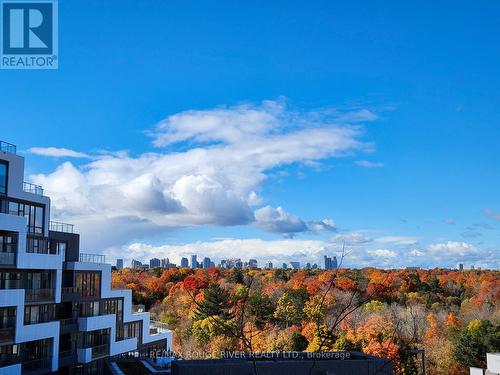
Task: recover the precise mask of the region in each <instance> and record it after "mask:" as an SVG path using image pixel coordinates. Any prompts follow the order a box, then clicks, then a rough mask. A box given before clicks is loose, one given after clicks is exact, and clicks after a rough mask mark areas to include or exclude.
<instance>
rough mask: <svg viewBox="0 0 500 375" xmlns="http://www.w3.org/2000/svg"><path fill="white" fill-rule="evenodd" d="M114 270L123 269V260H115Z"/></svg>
mask: <svg viewBox="0 0 500 375" xmlns="http://www.w3.org/2000/svg"><path fill="white" fill-rule="evenodd" d="M116 268H118V269H119V270H121V269H123V259H117V260H116Z"/></svg>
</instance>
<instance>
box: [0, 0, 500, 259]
mask: <svg viewBox="0 0 500 375" xmlns="http://www.w3.org/2000/svg"><path fill="white" fill-rule="evenodd" d="M499 11H500V3H499V2H498V1H484V0H480V1H475V2H465V1H438V2H428V3H418V2H413V3H410V2H402V1H369V2H368V1H350V2H342V3H341V2H331V1H307V2H298V1H289V0H288V1H273V2H269V1H265V2H264V1H254V2H247V3H242V2H229V1H217V2H215V1H203V2H202V1H199V2H197V1H182V2H181V1H168V2H167V1H160V0H150V1H147V2H139V1H131V0H120V1H117V0H116V1H106V2H103V1H97V0H89V1H85V2H83V1H80V2H77V1H71V2H69V1H68V2H66V1H61V2H60V3H59V69H58V70H46V71H29V70H19V71H13V70H2V71H0V88H1V90H0V131H1V132H0V138H1V139H2V140H5V141H8V142H11V143H14V144H17V146H18V153H19V154H21V155H23V156H25V158H26V179H27V180H30V181H32V182H34V183H38V184H41V185H43V187H44V188H45V191H46V193H47V194H48V195H49V196H50V197H51V199H52V212H51V215H52V218H53V219H55V220H59V221H64V222H70V223H74V224H75V225H76V228H77V230H78V231H79V232H80V233H81V235H82V237H81V240H82V251H83V252H88V253H103V254H106V255H107V256H108V258H107V259H108V260H109V261H114V260H115V259H116V258H125V259H126V262H129V261H130V260H131V259H132V258H135V259H139V260H148V259H149V258H151V257H153V256H155V257H159V258H163V257H169V259H170V260H171V261H173V262H179V259H180V257H182V256H189V255H191V254H197V255H198V257H200V258H203V257H204V256H210V257H211V258H212V259H214V260H220V259H222V258H242V259H243V260H247V259H249V258H251V257H255V258H257V259H258V260H259V262H260V264H264V263H265V262H267V261H269V260H270V261H273V262H274V263H275V264H276V265H279V264H281V262H288V261H291V260H297V261H300V262H301V263H302V264H305V263H306V262H310V263H318V264H320V265H321V264H322V257H323V255H335V254H336V255H337V256H338V255H339V254H340V252H341V249H342V248H344V249H346V250H347V251H346V252H347V255H346V257H345V259H344V260H343V263H344V265H345V266H348V267H365V266H377V267H385V268H392V267H407V266H420V267H426V268H429V267H457V265H458V263H464V265H465V267H466V268H469V267H470V266H472V265H475V266H476V267H485V268H498V267H499V266H500V260H499V258H500V257H499V249H500V232H499V230H500V194H499V191H500V157H499V151H498V150H499V149H500V147H499V140H500V130H499V129H500V107H499V105H498V103H500V90H498V88H499V87H500V74H499V71H498V67H499V66H500V49H499V47H498V40H499V37H500V24H499V23H498V14H499Z"/></svg>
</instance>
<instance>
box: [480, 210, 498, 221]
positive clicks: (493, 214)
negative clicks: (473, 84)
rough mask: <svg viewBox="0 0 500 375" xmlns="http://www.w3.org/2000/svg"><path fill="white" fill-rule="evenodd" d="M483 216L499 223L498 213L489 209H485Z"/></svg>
mask: <svg viewBox="0 0 500 375" xmlns="http://www.w3.org/2000/svg"><path fill="white" fill-rule="evenodd" d="M484 214H485V215H486V216H487V217H489V218H490V219H492V220H496V221H500V212H495V211H493V210H491V209H489V208H485V209H484Z"/></svg>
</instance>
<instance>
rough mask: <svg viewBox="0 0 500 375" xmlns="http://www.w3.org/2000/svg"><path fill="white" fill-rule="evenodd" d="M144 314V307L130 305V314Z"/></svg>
mask: <svg viewBox="0 0 500 375" xmlns="http://www.w3.org/2000/svg"><path fill="white" fill-rule="evenodd" d="M143 312H146V306H144V305H132V313H133V314H137V313H143Z"/></svg>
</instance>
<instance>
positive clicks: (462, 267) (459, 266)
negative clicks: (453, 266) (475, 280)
mask: <svg viewBox="0 0 500 375" xmlns="http://www.w3.org/2000/svg"><path fill="white" fill-rule="evenodd" d="M458 269H459V270H460V271H463V270H464V264H463V263H460V264H459V265H458Z"/></svg>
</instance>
